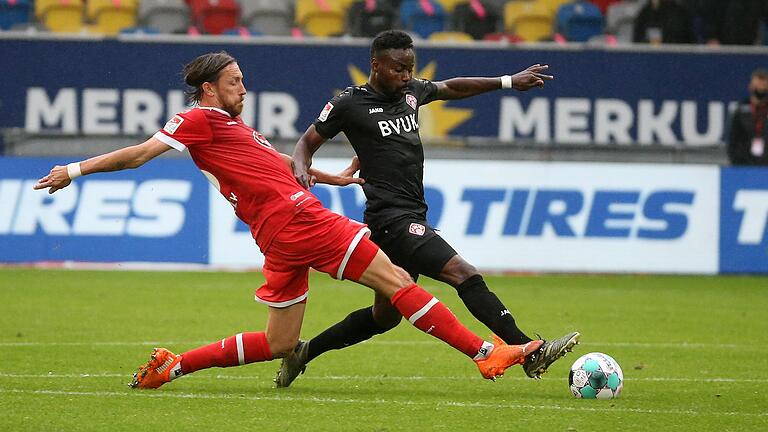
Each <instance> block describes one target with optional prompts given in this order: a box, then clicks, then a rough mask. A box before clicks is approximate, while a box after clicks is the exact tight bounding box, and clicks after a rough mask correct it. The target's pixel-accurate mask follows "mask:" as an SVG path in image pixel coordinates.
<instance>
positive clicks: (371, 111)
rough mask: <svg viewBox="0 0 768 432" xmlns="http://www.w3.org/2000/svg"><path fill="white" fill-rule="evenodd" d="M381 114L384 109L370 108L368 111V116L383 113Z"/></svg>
mask: <svg viewBox="0 0 768 432" xmlns="http://www.w3.org/2000/svg"><path fill="white" fill-rule="evenodd" d="M383 112H384V108H370V109H369V110H368V114H373V113H383Z"/></svg>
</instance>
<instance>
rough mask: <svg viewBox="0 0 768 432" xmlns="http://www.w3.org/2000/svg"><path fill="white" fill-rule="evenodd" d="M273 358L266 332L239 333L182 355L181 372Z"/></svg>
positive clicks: (185, 372)
mask: <svg viewBox="0 0 768 432" xmlns="http://www.w3.org/2000/svg"><path fill="white" fill-rule="evenodd" d="M265 360H272V352H271V351H270V350H269V344H268V343H267V335H266V334H265V333H264V332H258V333H255V332H252V333H238V334H236V335H234V336H230V337H228V338H226V339H222V340H220V341H218V342H214V343H212V344H210V345H204V346H201V347H200V348H195V349H193V350H192V351H187V352H185V353H184V354H182V355H181V372H182V374H184V375H186V374H188V373H192V372H194V371H196V370H200V369H206V368H210V367H230V366H240V365H244V364H248V363H254V362H259V361H265Z"/></svg>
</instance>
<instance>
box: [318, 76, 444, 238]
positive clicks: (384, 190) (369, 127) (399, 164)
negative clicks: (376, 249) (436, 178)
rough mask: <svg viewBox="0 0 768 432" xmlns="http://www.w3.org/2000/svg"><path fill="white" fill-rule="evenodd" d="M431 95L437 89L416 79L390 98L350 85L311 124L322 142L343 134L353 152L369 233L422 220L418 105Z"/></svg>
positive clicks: (427, 99)
mask: <svg viewBox="0 0 768 432" xmlns="http://www.w3.org/2000/svg"><path fill="white" fill-rule="evenodd" d="M436 96H437V86H436V85H435V84H434V83H433V82H431V81H428V80H420V79H413V80H411V81H410V82H409V83H408V86H407V87H406V89H405V91H404V92H403V93H402V94H401V95H400V96H398V97H395V98H393V97H388V96H385V95H382V94H380V93H377V92H376V90H374V89H373V88H372V87H371V86H370V85H368V84H366V85H363V86H353V87H348V88H347V89H345V90H344V91H343V92H341V93H340V94H339V95H337V96H336V97H334V98H333V99H331V101H330V102H328V103H327V104H326V105H325V107H324V108H323V110H322V111H321V113H320V115H319V116H318V118H317V120H315V123H314V124H315V129H316V130H317V132H318V133H319V134H320V135H321V136H322V137H323V138H326V139H330V138H333V137H334V136H336V135H337V134H338V133H339V132H343V133H344V134H345V135H346V137H347V139H348V140H349V142H350V144H351V145H352V147H353V148H354V150H355V152H356V153H357V156H358V158H359V159H360V177H362V178H364V179H365V184H364V185H363V192H364V193H365V197H366V199H367V204H366V209H365V222H366V223H367V224H369V225H371V226H372V227H373V228H375V227H377V226H383V225H386V224H388V223H391V222H393V221H395V220H397V219H401V218H405V217H416V218H420V219H426V215H427V204H426V202H425V201H424V184H423V180H424V149H423V147H422V144H421V138H420V137H419V106H421V105H424V104H427V103H429V102H432V101H434V100H435V99H436Z"/></svg>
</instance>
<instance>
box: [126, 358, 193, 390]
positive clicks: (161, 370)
mask: <svg viewBox="0 0 768 432" xmlns="http://www.w3.org/2000/svg"><path fill="white" fill-rule="evenodd" d="M179 362H181V356H180V355H176V354H174V353H172V352H170V351H168V350H167V349H165V348H155V349H154V350H152V355H151V356H150V359H149V361H148V362H146V363H145V364H144V365H143V366H141V367H140V368H139V370H138V372H136V373H135V374H133V381H131V383H130V384H128V385H129V386H130V387H131V388H140V389H155V388H158V387H160V386H161V385H163V384H165V383H167V382H168V381H170V380H171V377H170V375H171V371H172V370H173V368H174V367H175V366H176V365H177V364H179Z"/></svg>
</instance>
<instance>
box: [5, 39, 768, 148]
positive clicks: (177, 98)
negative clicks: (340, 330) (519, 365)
mask: <svg viewBox="0 0 768 432" xmlns="http://www.w3.org/2000/svg"><path fill="white" fill-rule="evenodd" d="M422 44H423V43H422ZM222 49H225V50H227V51H228V52H230V53H231V54H232V55H234V56H235V57H236V58H238V59H239V63H240V65H241V68H242V69H243V71H244V74H245V82H246V86H247V87H248V89H249V96H248V97H247V98H246V105H245V110H244V112H243V118H244V119H245V120H246V122H248V123H249V124H251V125H253V126H255V127H256V128H257V129H259V130H260V131H261V132H262V133H264V134H265V135H267V136H269V137H274V136H279V137H283V138H296V137H298V136H299V135H300V134H301V133H302V132H303V131H304V129H306V127H307V126H308V125H309V124H310V123H311V122H312V121H313V120H314V118H315V117H316V116H317V115H318V114H319V112H320V110H321V109H322V107H323V106H324V104H325V103H326V101H327V100H328V99H330V98H331V97H332V96H333V95H334V94H335V93H336V92H338V91H339V90H340V89H343V88H345V87H347V86H349V85H353V84H363V83H364V82H365V81H366V80H367V77H368V72H369V51H368V47H367V46H366V45H364V44H343V43H342V44H339V45H333V44H314V45H298V44H243V43H233V42H232V41H231V40H229V39H201V41H200V42H199V43H171V42H156V43H153V42H146V41H119V40H105V41H89V40H35V39H3V40H2V43H0V56H1V58H3V59H5V60H4V61H3V62H0V73H1V74H2V76H3V78H4V79H3V80H2V81H0V128H8V127H16V128H23V129H25V130H27V131H28V132H32V133H36V132H43V131H55V132H63V133H70V134H95V135H103V134H106V135H110V134H146V135H149V134H152V133H154V132H155V131H156V130H157V129H159V128H160V127H162V125H163V124H164V123H165V121H166V120H167V119H168V118H169V117H170V116H171V115H173V114H174V113H175V112H178V111H180V110H183V109H184V97H183V93H182V89H183V88H182V77H181V73H180V71H181V68H182V66H183V65H184V64H185V63H187V62H189V61H190V60H191V59H193V58H194V57H196V56H197V55H200V54H203V53H206V52H210V51H218V50H222ZM416 49H417V67H416V71H415V75H416V76H417V77H420V78H424V79H431V80H444V79H448V78H451V77H455V76H499V75H503V74H510V73H514V72H517V71H519V70H522V69H525V68H526V67H528V66H529V65H531V64H534V63H546V64H549V65H550V72H551V73H552V74H553V75H555V77H556V78H555V80H554V81H552V82H549V83H547V85H546V86H545V88H544V89H534V90H531V91H529V92H526V93H521V92H517V91H512V90H508V91H495V92H490V93H487V94H483V95H479V96H476V97H473V98H469V99H464V100H456V101H449V102H444V101H436V102H433V103H431V104H428V105H425V106H423V107H422V108H421V111H420V123H421V124H420V130H421V131H422V135H423V136H425V137H435V138H441V137H450V136H460V137H465V136H476V137H487V138H492V139H499V140H502V141H508V142H528V141H535V142H557V143H560V144H589V143H618V144H627V145H629V144H663V145H670V146H671V145H689V146H711V145H717V144H718V143H721V142H722V141H723V140H724V136H726V135H725V134H726V133H727V127H728V121H729V120H728V118H729V116H728V112H729V107H730V104H731V103H732V102H734V101H736V100H738V99H741V98H742V97H745V96H746V87H747V83H748V81H749V77H750V73H751V72H752V71H753V70H754V69H756V68H758V67H765V55H764V54H759V53H754V54H749V53H744V52H741V53H732V52H727V51H719V50H698V49H695V48H692V50H691V51H687V52H683V51H681V52H670V51H658V52H657V51H622V50H619V49H608V50H606V49H599V48H598V49H589V48H586V49H581V48H574V49H557V50H554V49H525V48H518V47H515V48H513V49H509V48H505V47H501V46H500V47H498V48H493V47H488V46H486V47H484V48H477V47H468V48H456V47H452V48H439V47H435V46H434V45H428V46H423V47H420V42H416ZM723 65H727V67H723Z"/></svg>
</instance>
